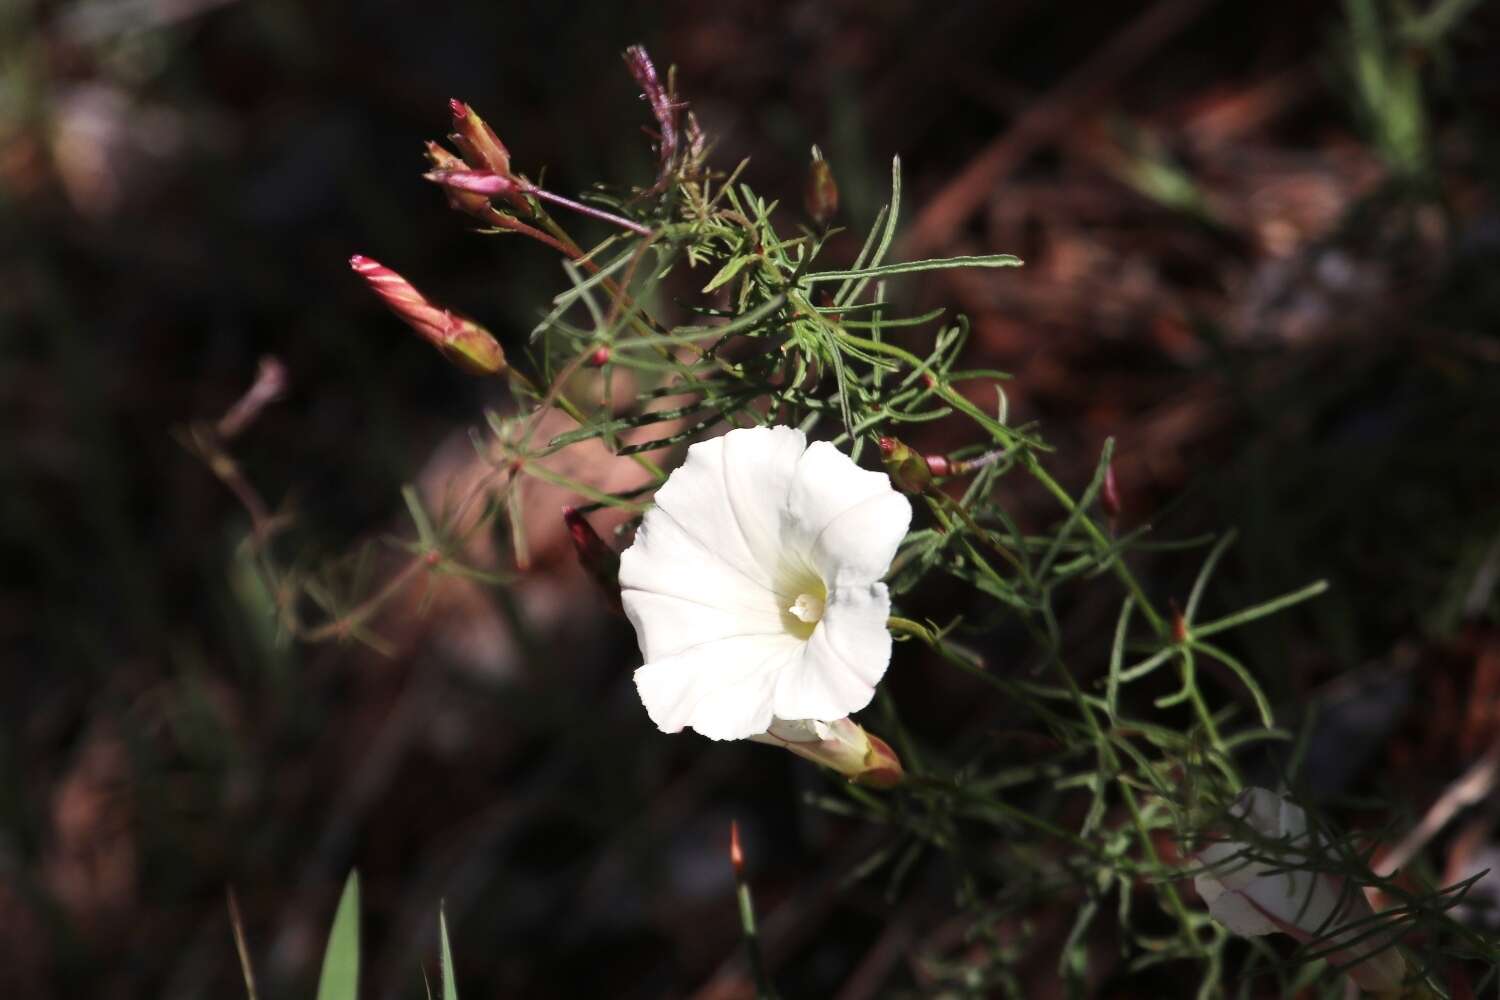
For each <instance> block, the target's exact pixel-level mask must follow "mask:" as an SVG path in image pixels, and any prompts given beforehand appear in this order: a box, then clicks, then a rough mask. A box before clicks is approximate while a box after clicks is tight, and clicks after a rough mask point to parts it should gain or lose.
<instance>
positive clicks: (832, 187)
mask: <svg viewBox="0 0 1500 1000" xmlns="http://www.w3.org/2000/svg"><path fill="white" fill-rule="evenodd" d="M802 203H803V205H804V206H805V207H806V209H807V214H808V216H809V217H810V218H811V219H812V220H813V221H814V222H816V223H817V224H818V225H819V226H826V225H828V223H830V222H832V221H833V217H834V216H835V215H837V214H838V212H839V186H838V182H836V181H835V180H834V179H833V168H831V167H829V166H828V161H827V160H825V159H823V151H822V150H821V149H819V148H818V147H817V146H814V147H813V148H812V162H811V163H810V164H809V165H808V168H807V183H806V184H805V185H804V186H803V189H802Z"/></svg>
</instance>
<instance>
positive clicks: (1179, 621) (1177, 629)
mask: <svg viewBox="0 0 1500 1000" xmlns="http://www.w3.org/2000/svg"><path fill="white" fill-rule="evenodd" d="M1189 638H1190V634H1189V632H1188V623H1187V619H1186V618H1185V617H1183V614H1182V609H1181V608H1179V607H1178V606H1177V602H1176V601H1173V602H1172V641H1173V642H1175V643H1177V644H1178V645H1179V646H1180V645H1182V644H1183V643H1185V642H1187V641H1188V639H1189Z"/></svg>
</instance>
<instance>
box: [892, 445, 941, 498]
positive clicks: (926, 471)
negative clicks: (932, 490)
mask: <svg viewBox="0 0 1500 1000" xmlns="http://www.w3.org/2000/svg"><path fill="white" fill-rule="evenodd" d="M880 458H881V461H883V462H884V463H885V470H886V472H887V473H889V474H890V477H891V484H892V485H893V486H895V487H896V489H898V490H900V491H901V492H902V493H906V494H909V495H911V496H917V495H920V494H922V493H925V492H926V491H927V488H928V487H929V486H931V485H932V470H931V469H930V468H929V467H928V464H927V460H926V459H924V458H922V456H921V455H918V454H917V453H916V452H914V451H912V450H911V449H910V448H908V447H907V446H906V445H905V444H903V443H902V442H901V441H900V439H898V438H893V437H883V438H881V439H880Z"/></svg>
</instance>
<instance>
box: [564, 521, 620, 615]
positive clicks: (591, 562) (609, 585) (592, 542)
mask: <svg viewBox="0 0 1500 1000" xmlns="http://www.w3.org/2000/svg"><path fill="white" fill-rule="evenodd" d="M562 516H563V523H564V524H565V525H567V527H568V537H569V538H571V539H572V540H573V550H574V551H575V552H577V553H578V562H579V564H580V565H582V566H583V568H584V570H585V571H586V572H587V573H588V575H589V576H590V577H592V578H593V580H594V582H595V583H596V584H598V585H599V590H600V591H601V592H602V593H603V594H604V599H605V600H606V601H608V602H609V606H610V607H611V608H612V609H614V610H615V611H616V612H619V613H621V614H623V613H624V609H623V608H622V607H621V604H620V554H619V553H618V552H616V551H615V550H614V549H612V548H610V547H609V546H608V545H606V544H605V543H604V539H602V538H600V537H599V533H598V532H597V531H595V530H594V526H593V525H592V524H589V522H588V519H587V518H586V517H584V516H583V515H582V514H580V513H579V512H578V509H577V508H575V507H564V508H563V509H562Z"/></svg>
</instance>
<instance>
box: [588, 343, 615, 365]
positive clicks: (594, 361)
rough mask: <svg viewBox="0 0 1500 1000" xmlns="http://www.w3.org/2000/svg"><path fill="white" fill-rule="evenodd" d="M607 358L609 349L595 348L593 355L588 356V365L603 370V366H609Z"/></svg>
mask: <svg viewBox="0 0 1500 1000" xmlns="http://www.w3.org/2000/svg"><path fill="white" fill-rule="evenodd" d="M609 358H610V352H609V348H608V347H600V348H597V349H596V350H595V351H594V353H593V354H590V355H589V364H591V365H593V366H594V367H595V368H603V367H604V366H605V365H607V364H609Z"/></svg>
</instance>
